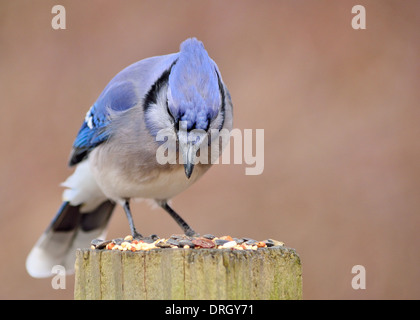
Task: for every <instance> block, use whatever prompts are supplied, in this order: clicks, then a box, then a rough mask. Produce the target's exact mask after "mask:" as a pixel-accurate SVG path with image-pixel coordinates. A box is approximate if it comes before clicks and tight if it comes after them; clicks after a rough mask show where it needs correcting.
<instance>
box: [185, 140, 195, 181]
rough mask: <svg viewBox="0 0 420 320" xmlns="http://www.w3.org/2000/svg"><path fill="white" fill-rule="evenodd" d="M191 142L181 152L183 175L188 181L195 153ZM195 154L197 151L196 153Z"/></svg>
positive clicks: (192, 168)
mask: <svg viewBox="0 0 420 320" xmlns="http://www.w3.org/2000/svg"><path fill="white" fill-rule="evenodd" d="M194 149H195V148H194V146H193V144H192V142H188V143H187V146H186V147H185V148H184V150H182V157H183V158H184V169H185V175H186V176H187V178H188V179H189V178H190V177H191V174H192V172H193V170H194V161H195V156H196V154H195V152H194ZM196 152H197V151H196Z"/></svg>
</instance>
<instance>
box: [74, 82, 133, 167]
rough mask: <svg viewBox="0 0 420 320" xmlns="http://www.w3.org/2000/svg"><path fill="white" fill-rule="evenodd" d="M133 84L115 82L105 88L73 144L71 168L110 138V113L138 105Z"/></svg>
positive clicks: (87, 115) (90, 110)
mask: <svg viewBox="0 0 420 320" xmlns="http://www.w3.org/2000/svg"><path fill="white" fill-rule="evenodd" d="M138 101H139V99H138V97H137V94H136V91H135V88H134V85H133V83H132V82H128V81H126V82H113V81H111V83H109V85H108V86H107V87H106V88H105V90H104V91H103V92H102V94H101V95H100V96H99V98H98V100H96V102H95V103H94V105H93V106H92V107H91V108H90V109H89V111H88V112H87V114H86V117H85V121H84V122H83V124H82V126H81V128H80V130H79V133H78V134H77V137H76V139H75V141H74V143H73V151H72V154H71V158H70V163H69V164H70V166H73V165H75V164H77V163H79V162H80V161H82V160H83V159H85V158H86V156H87V155H88V153H89V152H90V151H91V150H92V149H93V148H95V147H96V146H98V145H100V144H101V143H103V142H104V141H106V140H107V139H108V138H109V131H108V130H107V128H108V124H109V121H110V119H109V112H110V111H116V112H121V111H124V110H128V109H130V108H132V107H133V106H135V105H136V104H137V103H138Z"/></svg>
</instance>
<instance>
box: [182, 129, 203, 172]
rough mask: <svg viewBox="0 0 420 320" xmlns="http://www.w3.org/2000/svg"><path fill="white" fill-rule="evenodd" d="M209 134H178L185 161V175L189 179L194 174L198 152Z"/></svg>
mask: <svg viewBox="0 0 420 320" xmlns="http://www.w3.org/2000/svg"><path fill="white" fill-rule="evenodd" d="M206 136H207V134H206V133H205V132H203V133H201V132H200V133H196V132H194V133H193V132H190V133H188V134H187V133H186V132H185V133H184V134H182V133H178V141H179V150H180V153H181V154H182V158H183V160H184V162H183V163H184V170H185V175H186V176H187V178H188V179H189V178H190V177H191V175H192V173H193V170H194V165H195V163H196V158H197V151H198V149H200V145H201V143H202V142H203V141H204V139H205V138H206Z"/></svg>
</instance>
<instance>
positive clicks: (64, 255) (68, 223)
mask: <svg viewBox="0 0 420 320" xmlns="http://www.w3.org/2000/svg"><path fill="white" fill-rule="evenodd" d="M114 207H115V203H113V202H111V201H109V200H106V201H104V202H102V203H101V204H100V205H99V206H97V207H96V208H95V209H93V210H91V211H90V212H81V206H80V205H78V206H73V205H71V204H70V203H69V202H68V201H65V202H63V204H62V205H61V207H60V209H59V210H58V212H57V214H56V216H55V217H54V219H53V220H52V222H51V224H50V226H49V227H48V228H47V230H45V232H44V233H43V234H42V235H41V237H40V238H39V239H38V241H37V243H36V244H35V246H34V247H33V248H32V250H31V252H30V253H29V255H28V257H27V259H26V269H27V271H28V273H29V274H30V275H31V276H32V277H34V278H45V277H49V276H51V275H52V268H53V267H54V266H55V265H60V266H63V267H64V268H65V270H66V273H67V274H70V273H72V272H73V271H74V262H75V257H76V255H75V251H76V249H77V248H86V247H89V245H90V241H91V240H92V239H94V238H104V237H105V236H106V228H107V225H108V222H109V219H110V217H111V215H112V212H113V211H114Z"/></svg>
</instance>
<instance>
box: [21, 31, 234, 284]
mask: <svg viewBox="0 0 420 320" xmlns="http://www.w3.org/2000/svg"><path fill="white" fill-rule="evenodd" d="M232 120H233V114H232V102H231V98H230V94H229V92H228V90H227V88H226V86H225V85H224V83H223V81H222V76H221V74H220V71H219V68H218V67H217V65H216V63H215V62H214V61H213V60H212V59H211V58H210V57H209V55H208V53H207V51H206V50H205V48H204V46H203V44H202V43H201V42H200V41H198V40H197V39H195V38H191V39H187V40H185V41H184V42H183V43H182V44H181V46H180V52H178V53H173V54H168V55H163V56H156V57H151V58H148V59H144V60H141V61H138V62H136V63H134V64H132V65H130V66H128V67H127V68H125V69H124V70H122V71H121V72H119V73H118V74H117V75H116V76H115V77H114V78H113V79H112V80H111V81H110V82H109V83H108V85H107V86H106V87H105V89H104V91H103V92H102V93H101V94H100V96H99V97H98V99H97V100H96V102H95V103H94V104H93V106H92V107H91V108H90V109H89V111H88V112H87V114H86V117H85V119H84V122H83V124H82V126H81V128H80V130H79V133H78V135H77V137H76V139H75V141H74V144H73V149H72V152H71V155H70V161H69V165H70V166H75V171H74V173H73V174H72V175H71V176H70V177H69V178H68V179H67V180H66V181H65V182H64V183H63V184H62V185H63V186H64V187H66V189H65V191H64V192H63V203H62V205H61V207H60V209H59V210H58V213H57V214H56V216H55V217H54V219H53V220H52V222H51V223H50V225H49V227H48V228H47V229H46V231H45V232H44V233H43V234H42V235H41V237H40V238H39V240H38V241H37V243H36V244H35V246H34V247H33V249H32V250H31V252H30V253H29V255H28V257H27V260H26V268H27V271H28V273H29V274H30V275H31V276H33V277H39V278H41V277H48V276H50V275H51V269H52V267H53V266H54V265H62V266H64V267H65V268H66V271H67V272H69V271H72V270H73V268H74V261H75V250H76V249H77V248H80V247H86V246H89V243H90V241H91V240H92V239H94V238H98V237H99V238H104V237H105V235H106V229H107V225H108V222H109V219H110V217H111V215H112V212H113V210H114V207H115V205H116V204H119V205H121V206H122V207H123V208H124V211H125V213H126V215H127V219H128V222H129V226H130V231H131V234H132V235H133V237H134V238H142V235H141V234H140V233H139V232H138V231H137V230H136V228H135V225H134V222H133V218H132V214H131V211H130V206H129V203H130V199H133V198H143V199H154V200H155V201H156V203H157V204H158V205H159V206H160V207H162V208H163V209H164V210H165V211H167V212H168V213H169V215H170V216H172V218H173V219H174V220H175V221H176V222H177V223H178V224H179V226H180V227H181V228H182V229H183V231H184V233H185V234H186V235H194V234H195V232H194V230H193V229H192V228H191V227H190V226H189V225H188V224H187V223H186V222H185V221H184V220H183V219H182V218H181V217H180V216H179V215H178V214H177V213H176V212H175V211H174V210H173V209H172V208H171V207H170V206H169V205H168V200H169V199H171V198H172V197H174V196H175V195H177V194H178V193H180V192H182V191H183V190H185V189H186V188H188V187H189V186H190V185H192V184H193V183H194V182H195V181H197V180H198V179H199V178H200V177H201V176H202V175H203V174H204V173H205V172H206V171H207V170H208V169H209V167H210V166H211V164H204V163H196V164H195V162H196V161H195V160H196V159H197V153H196V152H197V145H199V144H200V143H201V142H202V141H207V143H208V144H211V141H213V140H211V139H207V140H206V139H201V138H203V136H205V135H207V134H209V132H210V130H215V129H216V130H222V129H227V130H229V131H231V129H232ZM194 129H197V130H196V131H197V132H199V134H198V135H201V136H202V137H201V138H200V140H199V141H200V142H199V143H196V141H198V140H194V139H193V140H191V139H188V135H189V133H190V132H192V131H193V130H194ZM160 130H169V132H171V133H172V134H173V135H174V136H175V137H176V142H177V150H179V153H180V154H181V155H182V158H183V159H184V161H183V163H180V162H177V163H176V164H163V165H162V164H159V163H158V162H157V159H156V152H157V149H158V148H159V146H160V145H161V144H162V142H160V141H157V139H156V136H157V134H158V132H160ZM182 130H184V132H186V133H187V134H181V132H182ZM203 143H204V142H203ZM220 152H221V150H220Z"/></svg>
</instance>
